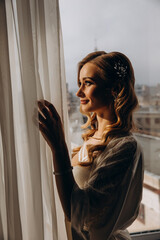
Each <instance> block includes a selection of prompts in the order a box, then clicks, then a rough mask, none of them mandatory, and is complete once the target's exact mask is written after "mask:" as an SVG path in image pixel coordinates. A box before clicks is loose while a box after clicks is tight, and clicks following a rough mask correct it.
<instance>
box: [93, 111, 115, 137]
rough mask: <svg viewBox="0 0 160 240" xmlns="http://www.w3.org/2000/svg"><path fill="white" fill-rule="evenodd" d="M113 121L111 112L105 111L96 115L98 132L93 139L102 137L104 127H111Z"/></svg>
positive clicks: (113, 116) (113, 117)
mask: <svg viewBox="0 0 160 240" xmlns="http://www.w3.org/2000/svg"><path fill="white" fill-rule="evenodd" d="M114 121H115V115H114V113H113V110H110V109H107V110H106V111H103V112H101V113H100V112H99V113H97V122H98V130H97V132H96V133H95V135H94V136H95V137H102V135H103V132H104V129H105V128H106V126H108V125H111V124H112V123H113V122H114Z"/></svg>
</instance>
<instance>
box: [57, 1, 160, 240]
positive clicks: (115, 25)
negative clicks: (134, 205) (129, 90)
mask: <svg viewBox="0 0 160 240" xmlns="http://www.w3.org/2000/svg"><path fill="white" fill-rule="evenodd" d="M76 4H77V5H75V3H74V2H73V1H71V0H69V1H67V3H66V4H65V0H60V11H61V17H62V30H63V36H64V50H65V59H66V73H67V81H68V84H69V88H68V91H69V92H72V93H73V96H74V100H73V101H74V103H75V104H76V107H75V109H76V110H75V111H74V113H72V114H71V115H70V128H71V129H72V140H73V141H74V144H77V145H80V144H81V133H82V131H81V129H80V127H78V125H77V126H76V128H77V129H76V128H75V121H74V119H77V121H78V123H79V124H83V122H84V121H83V118H82V116H81V114H80V113H79V103H78V101H77V99H76V97H75V92H76V90H77V86H76V84H77V83H76V79H77V75H76V69H77V63H78V62H79V60H81V59H82V58H83V57H84V56H85V55H86V54H87V53H89V52H91V51H94V50H105V51H106V52H109V51H112V50H115V49H116V50H118V51H120V52H124V53H125V54H126V55H128V56H129V57H130V59H131V62H132V63H133V67H134V70H135V78H136V84H135V90H136V94H137V96H138V100H139V109H138V110H137V111H136V112H135V114H134V119H135V123H136V126H137V128H138V129H139V130H140V131H139V133H135V136H136V138H137V140H138V141H139V142H140V144H141V146H142V148H143V151H144V160H145V166H144V167H145V184H144V192H143V199H142V204H141V207H140V212H139V216H138V218H137V220H136V221H135V222H134V223H133V225H132V226H131V228H130V232H133V231H134V232H137V235H136V234H135V236H134V237H132V238H133V239H139V236H140V238H141V239H160V237H157V236H159V235H158V234H159V232H158V231H157V229H159V228H160V200H159V199H160V190H159V189H158V184H159V179H160V164H159V162H160V150H159V146H160V125H159V123H160V97H159V96H160V81H159V79H160V76H159V69H160V62H159V56H160V47H159V42H160V30H159V29H160V15H159V11H160V2H159V1H156V0H153V1H147V0H142V1H138V0H135V1H134V0H132V1H128V2H127V1H124V0H123V1H120V2H119V1H118V0H117V1H115V2H111V1H105V0H102V1H100V2H98V1H94V2H92V1H91V0H87V1H86V2H85V7H84V6H83V4H81V1H77V2H76ZM90 5H92V11H91V13H90ZM68 6H71V8H72V9H71V8H70V11H69V12H68V13H67V11H66V8H67V7H68ZM82 12H83V18H82ZM106 12H108V13H109V14H106ZM95 16H96V17H95ZM67 21H68V22H67ZM67 23H70V27H68V25H67ZM72 29H74V34H73V30H72ZM82 36H83V37H82ZM72 108H73V105H72ZM74 144H73V145H74ZM159 186H160V184H159ZM156 214H157V215H156ZM155 216H156V219H157V220H156V221H155ZM133 229H134V230H133ZM147 231H149V232H150V233H148V232H147ZM140 232H143V234H140ZM151 235H152V236H151ZM141 236H143V237H141ZM145 237H146V238H145ZM147 237H148V238H147Z"/></svg>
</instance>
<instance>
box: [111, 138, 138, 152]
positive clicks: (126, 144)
mask: <svg viewBox="0 0 160 240" xmlns="http://www.w3.org/2000/svg"><path fill="white" fill-rule="evenodd" d="M107 147H108V149H114V150H123V149H124V150H127V149H128V150H129V149H130V150H132V151H136V149H137V147H138V142H137V140H136V138H135V137H134V136H133V134H127V135H122V136H116V137H114V138H113V139H112V140H111V141H110V142H109V143H108V146H107Z"/></svg>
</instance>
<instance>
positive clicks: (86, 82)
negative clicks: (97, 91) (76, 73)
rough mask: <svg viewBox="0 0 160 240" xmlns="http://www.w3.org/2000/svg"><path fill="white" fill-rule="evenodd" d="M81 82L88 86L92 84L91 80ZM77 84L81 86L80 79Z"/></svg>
mask: <svg viewBox="0 0 160 240" xmlns="http://www.w3.org/2000/svg"><path fill="white" fill-rule="evenodd" d="M83 84H84V85H85V86H90V85H92V84H94V83H93V82H91V81H88V80H86V81H84V82H83ZM78 86H79V87H80V86H81V82H80V81H79V82H78Z"/></svg>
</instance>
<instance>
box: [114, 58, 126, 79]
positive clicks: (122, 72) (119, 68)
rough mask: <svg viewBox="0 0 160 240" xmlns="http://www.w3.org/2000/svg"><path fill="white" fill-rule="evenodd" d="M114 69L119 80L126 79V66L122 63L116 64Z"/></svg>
mask: <svg viewBox="0 0 160 240" xmlns="http://www.w3.org/2000/svg"><path fill="white" fill-rule="evenodd" d="M114 69H115V70H116V74H117V75H118V77H119V79H124V78H125V76H126V75H127V66H124V65H123V63H122V62H121V61H118V63H115V65H114Z"/></svg>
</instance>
